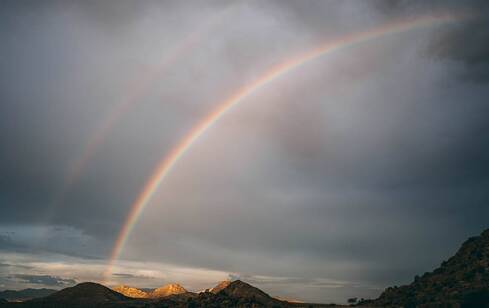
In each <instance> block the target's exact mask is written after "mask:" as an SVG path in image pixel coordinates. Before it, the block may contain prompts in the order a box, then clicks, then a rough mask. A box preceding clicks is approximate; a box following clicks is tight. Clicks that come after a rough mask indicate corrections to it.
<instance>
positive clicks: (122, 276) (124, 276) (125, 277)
mask: <svg viewBox="0 0 489 308" xmlns="http://www.w3.org/2000/svg"><path fill="white" fill-rule="evenodd" d="M112 276H115V277H117V278H122V279H155V277H151V276H145V275H133V274H128V273H113V274H112Z"/></svg>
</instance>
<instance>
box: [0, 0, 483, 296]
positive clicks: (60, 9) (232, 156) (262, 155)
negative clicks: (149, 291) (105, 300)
mask: <svg viewBox="0 0 489 308" xmlns="http://www.w3.org/2000/svg"><path fill="white" fill-rule="evenodd" d="M4 4H5V7H6V9H4V10H1V11H0V29H1V30H0V42H1V45H2V48H1V49H0V59H1V60H0V143H1V145H2V150H1V151H0V170H1V172H0V174H1V176H0V204H1V211H2V215H0V265H1V266H0V280H1V282H0V284H3V285H4V286H11V287H16V288H17V287H22V285H37V286H39V285H44V286H49V285H50V283H51V284H52V286H58V287H61V286H63V285H64V284H71V283H73V281H83V280H97V279H100V273H101V272H103V269H104V266H105V261H106V258H107V256H108V255H109V253H110V250H111V248H112V245H113V242H114V240H115V238H116V236H117V234H118V232H119V230H120V227H121V225H122V223H123V222H124V220H125V218H126V215H127V213H128V210H129V207H130V205H131V203H132V202H133V201H134V199H135V198H136V196H137V195H138V193H139V191H140V190H141V188H142V186H143V185H144V183H145V181H146V180H147V178H148V176H149V175H150V174H151V172H152V169H153V168H154V167H155V165H156V163H157V162H158V161H159V159H160V158H161V157H162V156H163V155H164V154H165V153H167V152H168V151H169V150H170V149H171V148H172V146H173V145H175V144H176V143H177V142H178V140H179V138H181V137H182V136H184V135H185V134H186V133H187V132H188V131H189V130H190V129H191V127H192V126H193V125H194V124H195V123H197V122H198V120H199V119H200V118H202V117H203V116H204V115H205V114H206V113H207V112H209V110H211V109H212V108H213V107H214V106H216V105H217V104H218V103H219V102H221V101H223V100H224V99H225V98H227V97H229V95H231V94H233V91H235V90H236V89H238V88H239V87H240V86H242V85H243V84H245V83H247V82H250V81H252V80H254V79H255V78H257V76H259V75H260V74H261V73H262V72H264V71H266V70H267V68H269V67H271V66H273V65H276V64H277V63H279V62H281V61H283V60H284V59H287V58H290V57H291V56H294V55H296V54H298V53H300V52H303V51H305V50H309V49H311V48H313V47H315V46H317V44H319V43H324V42H327V41H329V40H332V39H335V38H337V37H340V36H342V35H345V34H348V33H354V32H357V31H364V30H365V29H368V28H370V27H376V26H379V25H382V24H385V23H388V22H391V21H393V20H396V19H402V18H408V17H413V16H420V15H429V14H436V13H439V12H446V11H449V12H453V13H457V14H466V15H467V16H468V17H467V18H466V19H465V20H464V21H463V22H461V23H457V24H451V25H445V26H439V27H432V28H425V29H418V30H416V31H411V32H409V33H404V34H402V35H395V36H389V37H385V38H382V39H379V40H376V41H375V42H368V43H365V44H362V45H361V46H356V47H355V48H351V49H345V50H342V51H341V52H340V53H336V54H332V55H328V56H326V57H322V58H320V59H318V60H315V61H313V62H311V63H309V64H307V65H304V66H303V67H301V68H300V69H297V70H294V71H293V72H291V73H289V74H287V75H286V76H283V77H282V78H280V79H279V80H276V81H275V82H274V83H272V84H270V85H268V86H267V87H265V88H263V89H261V90H260V91H259V92H257V93H256V94H254V95H252V96H251V97H249V98H247V99H246V101H244V102H243V103H241V104H240V105H239V106H237V108H235V109H233V110H232V111H231V112H229V113H228V114H227V115H226V117H224V118H223V119H222V120H221V121H219V122H218V123H216V125H215V126H214V127H213V128H212V129H211V130H210V131H209V132H208V133H207V134H205V135H204V136H203V137H201V138H200V139H199V140H198V142H196V144H195V145H194V146H193V148H192V149H191V151H189V152H188V153H187V154H186V155H185V156H184V157H183V158H182V159H181V160H180V161H179V163H178V164H177V165H176V166H175V168H174V170H173V171H172V173H171V175H170V176H169V177H168V178H167V179H166V180H165V182H164V183H163V185H162V186H161V187H160V189H159V191H158V193H157V194H156V196H155V197H154V198H153V200H152V201H151V203H150V205H149V206H148V208H147V209H146V211H145V212H144V213H143V215H142V217H141V219H140V221H139V222H138V224H137V225H136V228H135V230H134V232H133V233H132V234H131V237H130V239H129V241H128V245H127V247H126V249H125V250H124V251H123V255H122V260H121V264H126V265H128V267H129V268H130V269H131V270H130V271H128V270H125V269H124V267H123V266H121V268H116V270H115V271H114V272H115V273H116V274H115V275H113V277H112V278H113V282H114V283H119V282H128V281H130V282H131V283H134V284H135V285H140V286H143V287H156V286H158V285H160V283H161V284H163V282H165V281H167V282H171V280H183V281H185V283H186V284H187V286H186V287H188V288H189V289H196V290H197V289H199V288H206V287H210V286H211V285H212V281H215V280H219V279H224V278H226V277H228V275H237V276H239V277H242V278H243V279H244V280H246V281H249V282H251V283H254V284H256V285H258V286H260V287H263V288H264V289H265V290H267V291H269V292H271V293H273V294H276V295H281V296H291V297H295V298H300V299H303V300H310V301H324V302H329V301H337V302H341V301H345V300H346V298H348V297H354V296H359V297H372V296H376V295H377V294H378V293H379V292H380V290H381V289H382V288H383V287H385V286H388V285H393V284H400V283H407V282H409V281H410V280H411V279H412V277H413V276H414V275H415V274H418V273H420V272H424V271H427V270H429V269H431V268H433V267H434V266H435V265H437V264H439V263H440V262H441V261H442V260H443V259H445V258H447V257H448V256H450V255H451V254H452V253H454V251H455V249H456V248H457V247H458V245H459V244H460V243H461V241H462V240H463V239H464V238H466V237H467V236H469V235H473V234H477V233H479V232H480V231H481V229H483V228H486V227H487V221H486V219H485V217H487V215H488V214H489V212H488V209H487V202H488V200H489V195H488V192H489V189H488V188H489V187H488V185H489V177H488V174H489V157H488V155H487V153H489V140H488V139H489V137H488V135H487V134H486V132H487V130H488V129H489V124H488V121H487V118H488V116H489V105H488V104H487V99H486V98H487V97H489V86H488V85H489V83H488V82H487V81H488V80H489V79H488V78H487V77H488V76H489V74H488V72H489V70H488V69H489V66H488V64H487V63H489V53H488V51H489V45H488V43H487V42H489V40H487V39H485V38H486V37H487V35H488V33H489V32H488V29H489V27H488V26H487V21H486V19H487V18H484V16H487V14H485V13H486V12H487V11H488V5H487V4H486V1H468V2H464V3H463V4H461V3H460V2H458V1H419V2H416V1H414V2H405V1H396V2H392V1H388V2H387V1H362V2H324V1H304V2H302V1H301V2H300V3H299V2H295V1H268V2H261V1H252V2H236V3H233V4H228V3H227V2H226V1H210V2H206V3H202V2H193V3H189V2H185V3H181V2H177V1H175V2H171V1H169V2H164V3H161V2H159V1H145V2H144V3H143V4H141V5H134V3H133V2H132V1H113V2H111V1H104V2H103V3H100V2H98V1H73V2H70V3H67V2H64V1H47V2H43V3H42V4H39V3H38V2H35V1H32V2H30V1H22V2H18V1H5V2H4ZM204 28H205V29H204ZM204 30H205V31H204ZM188 38H191V40H190V41H191V42H192V43H191V44H189V45H186V44H183V43H182V42H186V41H185V40H186V39H187V40H188ZM176 46H185V47H184V48H181V49H178V50H179V53H178V56H174V57H173V58H172V62H171V64H170V65H166V66H164V67H163V66H162V62H164V61H165V59H167V58H166V57H167V55H168V54H170V53H171V52H173V51H174V50H176ZM187 46H188V47H187ZM155 70H156V71H158V70H160V71H158V73H157V74H154V72H155ZM148 76H156V77H155V78H150V79H151V81H150V82H147V81H145V80H147V79H148ZM141 82H146V83H147V84H148V86H147V90H145V91H144V93H143V94H141V95H139V94H138V96H137V99H136V100H135V101H136V104H135V106H134V107H133V108H132V109H130V111H129V112H127V113H126V114H125V115H123V116H121V117H119V118H118V121H116V122H115V124H114V125H113V127H112V129H111V130H110V131H109V132H108V133H107V138H106V139H105V140H104V142H101V143H100V145H99V146H98V147H97V148H96V149H95V150H94V152H93V155H92V156H91V157H90V159H89V160H88V161H87V163H86V164H85V165H84V168H83V169H82V170H81V172H80V175H79V177H78V178H76V180H75V181H73V183H70V184H69V185H68V184H67V180H66V179H67V175H69V174H70V170H72V168H73V165H74V164H75V163H76V162H77V160H78V159H79V158H80V155H81V153H83V151H84V150H85V147H86V146H87V144H89V143H90V140H91V138H93V136H94V134H95V133H96V132H97V131H98V128H99V127H101V126H103V125H104V123H106V122H107V119H108V118H110V116H111V112H113V110H117V108H118V107H117V106H120V104H121V102H124V101H125V100H126V99H127V98H128V97H131V95H134V93H135V90H134V89H137V87H138V86H139V85H140V84H141ZM60 196H62V197H60ZM124 262H125V263H124ZM60 264H61V265H62V266H61V265H60ZM21 265H24V266H32V268H34V269H35V270H34V271H32V269H31V270H29V271H26V270H25V269H24V270H22V269H21V268H19V266H21ZM77 267H78V268H79V270H78V271H77V273H80V275H79V274H73V273H71V272H70V271H69V270H66V269H67V268H70V270H72V271H75V270H76V268H77ZM60 268H63V270H60ZM155 268H157V270H155ZM183 269H184V270H183ZM152 271H154V272H152ZM172 271H174V272H179V273H180V274H178V275H177V274H171V273H172ZM181 273H184V274H181ZM29 275H30V276H29ZM206 275H207V276H206ZM191 277H194V278H191ZM195 277H197V278H195ZM284 290H288V291H286V292H285V291H284Z"/></svg>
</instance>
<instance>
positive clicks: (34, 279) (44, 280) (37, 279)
mask: <svg viewBox="0 0 489 308" xmlns="http://www.w3.org/2000/svg"><path fill="white" fill-rule="evenodd" d="M14 277H15V278H18V279H20V280H22V281H24V282H26V283H32V284H40V285H46V286H56V287H67V286H71V285H74V284H76V281H75V280H74V279H66V278H61V277H55V276H50V275H20V274H19V275H15V276H14Z"/></svg>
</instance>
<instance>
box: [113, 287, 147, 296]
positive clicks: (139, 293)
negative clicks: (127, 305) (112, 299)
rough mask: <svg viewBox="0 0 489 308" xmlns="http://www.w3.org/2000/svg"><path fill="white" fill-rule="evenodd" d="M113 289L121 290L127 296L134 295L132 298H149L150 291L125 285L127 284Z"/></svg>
mask: <svg viewBox="0 0 489 308" xmlns="http://www.w3.org/2000/svg"><path fill="white" fill-rule="evenodd" d="M112 290H114V291H116V292H119V293H121V294H123V295H125V296H127V297H132V298H149V293H148V292H145V291H143V290H140V289H137V288H133V287H129V286H125V285H120V286H116V287H114V288H112Z"/></svg>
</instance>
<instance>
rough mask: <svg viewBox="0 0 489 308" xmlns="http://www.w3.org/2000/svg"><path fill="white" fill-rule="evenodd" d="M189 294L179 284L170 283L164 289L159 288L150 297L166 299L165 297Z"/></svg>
mask: <svg viewBox="0 0 489 308" xmlns="http://www.w3.org/2000/svg"><path fill="white" fill-rule="evenodd" d="M187 292H188V291H187V290H186V289H185V288H184V287H182V286H181V285H179V284H178V283H170V284H166V285H164V286H162V287H159V288H157V289H154V290H153V292H151V293H150V297H165V296H170V295H174V294H182V293H187Z"/></svg>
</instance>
